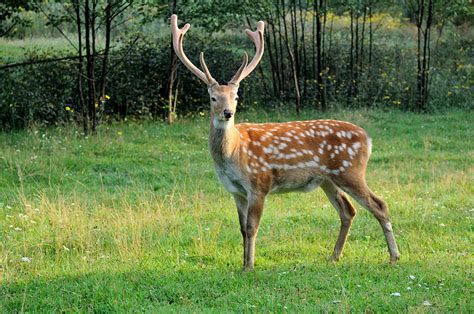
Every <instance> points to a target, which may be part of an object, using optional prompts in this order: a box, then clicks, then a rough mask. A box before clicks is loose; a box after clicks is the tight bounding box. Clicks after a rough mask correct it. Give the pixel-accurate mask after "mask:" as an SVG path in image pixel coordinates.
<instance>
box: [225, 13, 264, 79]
mask: <svg viewBox="0 0 474 314" xmlns="http://www.w3.org/2000/svg"><path fill="white" fill-rule="evenodd" d="M264 29H265V23H264V22H263V21H259V22H258V23H257V30H256V31H253V32H252V31H251V30H249V29H246V30H245V32H246V33H247V36H249V37H250V39H251V40H252V41H253V43H254V44H255V55H254V56H253V59H252V62H250V64H249V65H247V60H248V58H247V56H246V55H247V54H245V56H244V62H243V63H242V65H241V66H240V68H239V70H238V71H237V73H236V74H235V75H234V77H233V78H232V79H231V80H230V81H229V84H234V85H239V83H240V81H242V80H243V79H244V78H246V77H247V76H248V75H249V74H250V73H251V72H252V71H253V70H254V69H255V68H256V67H257V65H258V63H259V62H260V60H261V59H262V56H263V48H264V41H263V31H264Z"/></svg>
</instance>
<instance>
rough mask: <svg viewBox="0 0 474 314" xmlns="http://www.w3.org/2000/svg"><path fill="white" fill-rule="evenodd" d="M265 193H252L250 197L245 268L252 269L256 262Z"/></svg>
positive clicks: (246, 230)
mask: <svg viewBox="0 0 474 314" xmlns="http://www.w3.org/2000/svg"><path fill="white" fill-rule="evenodd" d="M264 202H265V195H258V194H256V195H252V196H251V197H249V199H248V210H247V224H246V229H245V238H246V239H245V241H244V242H245V247H246V249H245V254H244V255H245V256H244V269H245V270H252V269H253V266H254V264H255V239H256V238H257V232H258V227H259V226H260V218H261V217H262V212H263V205H264Z"/></svg>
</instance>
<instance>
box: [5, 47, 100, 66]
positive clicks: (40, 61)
mask: <svg viewBox="0 0 474 314" xmlns="http://www.w3.org/2000/svg"><path fill="white" fill-rule="evenodd" d="M95 55H96V56H101V55H103V51H101V52H98V53H96V54H95ZM86 57H87V56H82V58H86ZM80 58H81V57H80V56H67V57H60V58H50V59H42V60H30V61H25V62H18V63H10V64H6V65H2V66H0V71H1V70H5V69H10V68H16V67H21V66H27V65H35V64H42V63H50V62H58V61H65V60H76V59H80Z"/></svg>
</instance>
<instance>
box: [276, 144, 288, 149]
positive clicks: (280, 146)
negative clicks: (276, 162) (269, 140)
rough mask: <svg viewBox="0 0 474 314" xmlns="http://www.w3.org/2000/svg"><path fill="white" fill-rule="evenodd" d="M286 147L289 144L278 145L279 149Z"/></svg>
mask: <svg viewBox="0 0 474 314" xmlns="http://www.w3.org/2000/svg"><path fill="white" fill-rule="evenodd" d="M286 147H288V144H286V143H281V144H280V145H278V148H279V149H284V148H286Z"/></svg>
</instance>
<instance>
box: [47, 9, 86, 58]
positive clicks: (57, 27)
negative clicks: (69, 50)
mask: <svg viewBox="0 0 474 314" xmlns="http://www.w3.org/2000/svg"><path fill="white" fill-rule="evenodd" d="M39 9H40V11H41V12H42V13H43V14H44V16H46V18H47V19H48V21H50V22H51V24H52V25H54V27H55V28H56V29H57V30H58V31H59V32H60V33H61V35H63V37H64V38H66V39H67V41H68V42H69V43H70V44H71V46H73V47H74V49H76V51H79V49H78V48H77V47H76V45H74V44H73V42H72V41H71V40H70V39H69V37H67V35H66V34H65V33H64V32H63V30H62V29H60V28H59V26H58V25H55V24H54V23H53V21H52V20H51V18H50V17H49V15H48V14H47V13H46V12H45V11H44V10H43V8H42V7H41V6H40V7H39Z"/></svg>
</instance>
